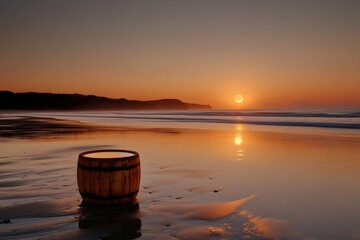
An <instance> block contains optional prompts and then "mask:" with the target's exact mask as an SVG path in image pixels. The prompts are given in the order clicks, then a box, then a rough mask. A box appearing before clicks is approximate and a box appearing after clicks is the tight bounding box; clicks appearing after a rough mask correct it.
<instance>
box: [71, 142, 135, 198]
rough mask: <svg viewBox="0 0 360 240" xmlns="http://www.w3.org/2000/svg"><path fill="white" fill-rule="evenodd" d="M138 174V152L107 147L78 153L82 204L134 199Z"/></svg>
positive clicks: (78, 175)
mask: <svg viewBox="0 0 360 240" xmlns="http://www.w3.org/2000/svg"><path fill="white" fill-rule="evenodd" d="M140 175H141V172H140V158H139V154H138V153H137V152H134V151H127V150H113V149H107V150H96V151H88V152H83V153H80V154H79V160H78V168H77V182H78V187H79V192H80V195H81V197H82V198H83V204H85V205H109V204H123V203H129V202H133V201H135V199H136V195H137V193H138V192H139V186H140Z"/></svg>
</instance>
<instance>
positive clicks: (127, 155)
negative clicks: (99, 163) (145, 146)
mask: <svg viewBox="0 0 360 240" xmlns="http://www.w3.org/2000/svg"><path fill="white" fill-rule="evenodd" d="M79 157H81V158H83V159H97V160H131V159H135V158H138V157H139V154H138V153H137V152H135V151H130V150H120V149H101V150H92V151H86V152H82V153H80V154H79Z"/></svg>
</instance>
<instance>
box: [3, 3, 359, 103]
mask: <svg viewBox="0 0 360 240" xmlns="http://www.w3.org/2000/svg"><path fill="white" fill-rule="evenodd" d="M358 12H360V2H356V1H344V2H342V1H331V0H329V1H315V2H314V1H301V2H300V1H207V2H206V4H205V3H204V1H189V2H184V1H177V2H176V1H152V2H151V3H150V2H149V1H137V2H134V1H121V2H110V1H101V2H95V1H76V3H72V2H68V3H64V2H50V1H38V2H27V3H24V2H21V1H16V0H15V1H2V2H0V29H2V30H1V31H2V34H1V36H2V37H1V38H0V53H1V58H0V90H10V91H15V92H27V91H36V92H54V93H82V94H95V95H100V96H107V97H113V98H121V97H125V98H128V99H139V100H148V99H159V98H179V99H181V100H183V101H186V102H196V103H203V104H210V105H212V106H213V107H214V108H217V109H221V108H238V107H240V108H242V109H253V108H266V109H272V108H331V107H357V108H358V107H359V106H360V97H359V95H360V94H359V93H360V47H359V42H360V28H359V27H358V26H359V24H360V15H359V14H358ZM238 93H240V94H242V95H243V96H244V98H245V101H244V103H243V104H242V105H240V106H239V105H236V104H235V103H234V101H233V99H234V96H235V95H236V94H238Z"/></svg>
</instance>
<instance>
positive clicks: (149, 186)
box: [0, 113, 360, 240]
mask: <svg viewBox="0 0 360 240" xmlns="http://www.w3.org/2000/svg"><path fill="white" fill-rule="evenodd" d="M36 115H38V116H36ZM44 115H47V114H46V113H42V114H29V113H27V114H26V113H25V114H18V113H11V114H3V115H2V116H1V119H0V129H1V130H0V135H1V136H0V137H1V138H0V142H1V144H0V152H1V155H0V166H1V168H0V221H1V224H0V238H1V239H137V238H139V239H354V240H355V239H359V237H360V206H359V204H358V203H359V201H360V193H359V191H358V183H359V182H360V161H359V160H360V155H359V147H360V132H359V130H348V129H342V130H339V129H326V128H321V129H320V128H311V129H310V130H309V128H304V127H291V126H290V127H289V126H273V127H268V126H258V125H246V124H221V123H207V124H205V125H204V124H187V123H182V122H178V123H174V122H171V123H169V122H162V121H144V122H140V123H139V122H137V123H136V124H134V123H132V122H127V121H128V120H123V121H122V122H121V123H120V124H118V123H115V122H114V120H111V119H110V118H100V117H99V115H98V118H90V117H81V116H80V117H79V116H77V117H76V116H74V115H71V116H70V115H69V114H64V115H63V116H62V117H61V116H60V115H61V113H60V114H55V115H57V116H56V117H54V114H53V115H51V114H48V115H49V116H47V117H45V116H44ZM100 115H101V114H100ZM109 119H110V120H109ZM108 148H116V149H128V150H135V151H137V152H139V154H140V159H141V169H142V176H141V186H140V192H139V194H138V197H137V203H135V204H132V205H131V206H125V207H80V206H79V205H80V204H81V196H80V195H79V192H78V189H77V183H76V168H77V158H78V154H79V153H80V152H83V151H87V150H95V149H108Z"/></svg>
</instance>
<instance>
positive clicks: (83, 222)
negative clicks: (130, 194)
mask: <svg viewBox="0 0 360 240" xmlns="http://www.w3.org/2000/svg"><path fill="white" fill-rule="evenodd" d="M139 209H140V206H139V203H137V202H136V203H131V204H126V205H124V206H102V207H98V206H84V207H82V208H81V209H80V217H79V229H87V230H90V229H92V230H102V231H104V235H106V236H102V237H101V239H136V238H139V237H141V235H142V234H141V219H140V214H139Z"/></svg>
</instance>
